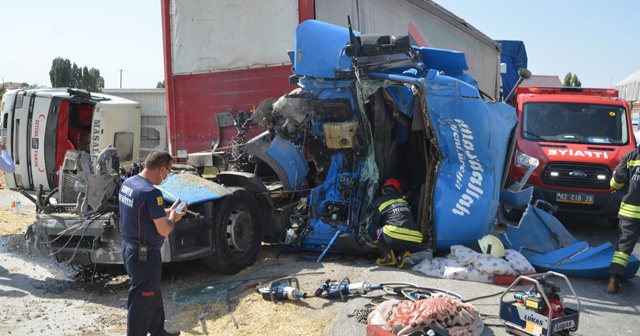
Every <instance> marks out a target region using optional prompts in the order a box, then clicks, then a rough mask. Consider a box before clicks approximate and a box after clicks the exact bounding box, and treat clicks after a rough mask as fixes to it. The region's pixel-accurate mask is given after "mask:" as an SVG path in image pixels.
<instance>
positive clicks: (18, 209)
mask: <svg viewBox="0 0 640 336" xmlns="http://www.w3.org/2000/svg"><path fill="white" fill-rule="evenodd" d="M16 210H17V211H18V213H19V214H21V213H22V207H21V206H20V199H18V200H16Z"/></svg>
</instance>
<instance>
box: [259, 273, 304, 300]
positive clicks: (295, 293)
mask: <svg viewBox="0 0 640 336" xmlns="http://www.w3.org/2000/svg"><path fill="white" fill-rule="evenodd" d="M256 290H257V291H258V293H260V294H262V298H263V299H265V300H271V301H278V300H291V301H295V300H300V299H301V298H306V297H307V293H304V292H302V291H300V284H299V283H298V279H297V278H280V279H276V280H273V281H272V282H270V283H269V284H267V285H265V286H262V287H258V288H256Z"/></svg>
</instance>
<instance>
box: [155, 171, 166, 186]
mask: <svg viewBox="0 0 640 336" xmlns="http://www.w3.org/2000/svg"><path fill="white" fill-rule="evenodd" d="M160 176H162V174H160ZM168 179H169V174H167V176H166V177H165V178H163V179H162V181H160V183H158V184H157V185H163V184H164V183H165V182H167V180H168Z"/></svg>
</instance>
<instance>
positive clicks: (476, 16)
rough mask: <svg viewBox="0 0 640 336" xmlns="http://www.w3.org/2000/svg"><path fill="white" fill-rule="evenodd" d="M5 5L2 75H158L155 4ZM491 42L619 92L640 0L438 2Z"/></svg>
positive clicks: (637, 47) (638, 51)
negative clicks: (58, 70) (61, 67)
mask: <svg viewBox="0 0 640 336" xmlns="http://www.w3.org/2000/svg"><path fill="white" fill-rule="evenodd" d="M27 3H28V5H27V4H25V2H23V1H4V2H3V5H2V10H1V11H0V22H2V26H3V32H2V34H1V35H0V46H1V48H2V49H1V52H0V78H1V79H2V80H3V81H5V82H9V81H12V82H27V83H30V84H34V83H37V84H40V85H50V81H49V70H50V69H51V62H52V61H53V59H54V58H55V57H58V56H60V57H63V58H68V59H70V60H71V61H72V62H75V63H76V64H77V65H79V66H85V65H86V66H88V67H89V68H97V69H99V70H100V73H101V75H102V77H103V78H104V79H105V84H106V87H107V88H117V87H119V86H120V73H121V71H120V70H121V69H122V87H125V88H131V87H133V88H149V87H155V85H156V83H157V82H158V81H161V80H162V79H163V77H164V73H163V57H162V31H161V25H160V0H133V1H132V0H109V1H95V0H91V1H86V0H59V1H51V0H30V1H28V2H27ZM436 3H438V4H440V5H441V6H443V7H444V8H446V9H447V10H449V11H451V12H453V13H454V14H456V15H457V16H459V17H461V18H463V19H464V20H465V21H467V22H468V23H470V24H471V25H473V26H474V27H476V28H477V29H479V30H480V31H482V32H483V33H485V35H487V36H489V37H491V38H493V39H503V40H522V41H524V42H525V45H526V48H527V54H528V56H529V69H530V70H531V71H532V72H533V73H534V74H538V75H557V76H559V77H560V79H561V80H562V79H563V78H564V75H565V74H566V73H567V72H569V71H571V72H572V73H575V74H577V75H578V78H580V80H581V81H582V85H583V86H584V87H610V86H615V85H616V84H617V83H618V82H620V81H622V80H623V79H624V78H626V77H627V76H629V75H631V74H632V73H634V72H635V71H637V70H640V64H639V63H640V44H639V43H638V41H636V34H638V31H639V29H638V28H637V26H638V21H639V20H638V19H637V15H638V13H640V1H637V0H618V1H610V2H605V1H601V0H600V1H596V0H583V1H579V0H560V1H558V0H537V1H534V2H531V1H529V2H524V1H513V0H436Z"/></svg>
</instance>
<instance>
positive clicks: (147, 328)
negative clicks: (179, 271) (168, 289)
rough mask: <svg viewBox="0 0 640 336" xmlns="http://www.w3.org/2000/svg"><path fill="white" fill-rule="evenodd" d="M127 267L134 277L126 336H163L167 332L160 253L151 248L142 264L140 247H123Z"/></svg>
mask: <svg viewBox="0 0 640 336" xmlns="http://www.w3.org/2000/svg"><path fill="white" fill-rule="evenodd" d="M122 258H123V259H124V267H125V269H126V270H127V273H128V274H129V276H130V277H131V287H130V288H129V297H128V299H127V310H128V314H127V326H128V327H127V336H147V333H150V334H151V335H152V336H155V335H161V334H162V332H163V330H164V318H165V316H164V307H163V305H162V293H161V292H160V280H161V274H162V257H161V255H160V249H157V248H150V249H149V252H148V254H147V261H140V260H139V257H138V246H137V245H134V244H129V243H126V242H124V243H123V244H122Z"/></svg>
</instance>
